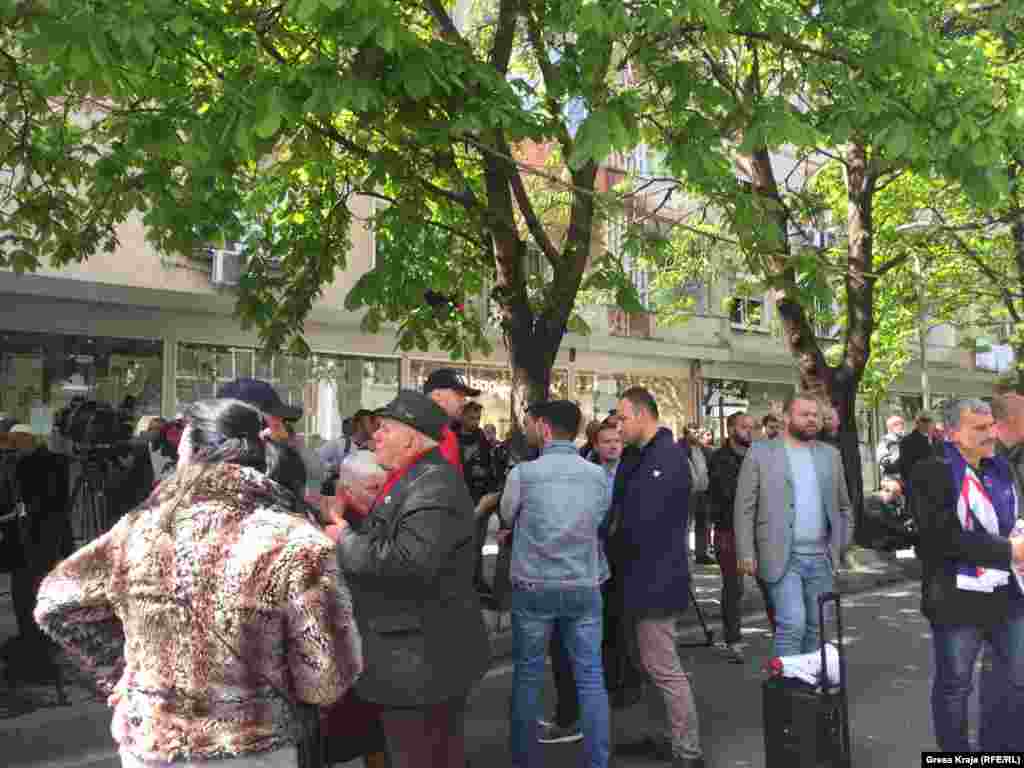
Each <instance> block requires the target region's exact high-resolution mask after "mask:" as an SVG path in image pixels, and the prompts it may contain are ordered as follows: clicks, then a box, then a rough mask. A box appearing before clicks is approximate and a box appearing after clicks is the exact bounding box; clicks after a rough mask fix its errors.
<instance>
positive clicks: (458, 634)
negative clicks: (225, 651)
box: [328, 390, 490, 768]
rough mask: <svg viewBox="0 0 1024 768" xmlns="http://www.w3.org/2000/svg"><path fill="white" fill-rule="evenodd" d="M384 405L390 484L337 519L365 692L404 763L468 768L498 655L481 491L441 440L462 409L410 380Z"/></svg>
mask: <svg viewBox="0 0 1024 768" xmlns="http://www.w3.org/2000/svg"><path fill="white" fill-rule="evenodd" d="M375 415H377V416H378V417H379V418H380V427H379V428H378V430H377V433H376V442H377V445H376V455H377V460H378V462H379V463H380V464H381V465H382V466H383V467H384V468H385V469H387V470H388V472H389V474H388V479H387V482H386V483H385V484H384V486H383V488H382V489H381V491H380V493H379V494H378V495H377V499H376V501H375V502H374V504H373V508H372V509H371V510H370V514H369V516H368V518H367V520H366V523H365V525H363V526H362V527H361V528H360V529H359V530H356V529H355V528H350V527H349V526H348V525H347V523H344V521H343V522H342V524H341V525H340V526H339V527H337V528H331V529H328V533H329V534H331V535H333V536H334V537H335V539H336V540H337V542H338V563H339V565H340V569H341V571H342V572H343V573H344V574H345V578H346V580H347V581H348V584H349V587H350V588H351V590H352V596H353V600H354V604H355V615H356V620H357V622H358V623H359V628H360V631H361V632H362V635H363V651H364V654H365V666H364V671H363V676H362V678H360V680H359V682H358V684H357V685H356V692H357V693H358V695H359V697H360V698H361V699H363V700H364V701H368V702H372V703H374V704H377V705H379V706H380V707H381V723H382V725H383V728H384V734H385V737H386V738H387V743H388V752H389V755H390V758H391V766H392V768H406V767H407V766H409V767H410V768H411V766H417V768H419V767H420V766H429V767H430V768H434V767H435V766H436V768H451V767H452V766H460V768H461V766H463V765H464V764H465V742H464V735H463V734H464V719H465V707H466V700H467V697H468V695H469V693H470V691H471V689H472V688H473V686H474V685H476V683H477V682H479V680H480V679H481V678H482V677H483V675H484V673H485V672H486V671H487V668H488V666H489V663H490V647H489V643H488V639H487V630H486V628H485V627H484V623H483V618H482V616H481V613H480V604H479V601H478V599H477V596H476V594H475V593H474V591H473V564H474V561H475V553H474V551H473V548H474V538H475V537H474V523H473V501H472V499H470V496H469V489H468V488H467V487H466V484H465V482H463V481H462V479H461V478H460V477H459V475H458V473H457V472H456V470H455V468H454V467H453V466H452V464H451V463H450V462H449V461H447V460H446V458H445V457H444V456H442V455H441V451H440V450H439V442H440V440H441V437H442V433H443V432H444V430H445V429H446V428H447V426H448V423H449V419H450V417H449V416H448V415H447V414H446V413H445V412H444V411H443V410H441V408H440V407H439V406H438V405H437V404H436V403H434V402H432V401H431V400H430V398H428V397H426V396H424V395H422V394H420V393H419V392H413V391H409V390H404V391H402V392H400V393H399V394H398V397H397V398H395V400H393V401H392V402H391V403H390V404H388V405H387V406H385V407H384V408H382V409H380V410H379V411H377V412H376V414H375Z"/></svg>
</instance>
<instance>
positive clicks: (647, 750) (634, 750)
mask: <svg viewBox="0 0 1024 768" xmlns="http://www.w3.org/2000/svg"><path fill="white" fill-rule="evenodd" d="M612 751H613V752H614V753H615V754H616V755H621V756H622V757H653V758H655V759H657V760H672V745H671V744H668V743H666V742H664V741H655V740H654V739H652V738H649V737H648V738H644V739H640V740H639V741H627V742H623V743H622V744H616V745H615V748H614V749H613V750H612Z"/></svg>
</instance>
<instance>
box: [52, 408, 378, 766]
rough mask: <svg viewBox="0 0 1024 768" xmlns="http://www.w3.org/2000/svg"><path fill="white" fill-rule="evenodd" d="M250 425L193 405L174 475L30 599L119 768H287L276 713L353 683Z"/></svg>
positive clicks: (343, 596)
mask: <svg viewBox="0 0 1024 768" xmlns="http://www.w3.org/2000/svg"><path fill="white" fill-rule="evenodd" d="M262 426H263V424H262V416H261V414H260V413H259V412H258V411H257V410H255V409H254V408H253V407H252V406H250V405H248V404H246V403H242V402H240V401H237V400H213V401H204V402H200V403H197V404H196V405H194V406H193V407H192V408H191V410H190V412H189V414H188V427H187V429H186V433H185V434H184V435H183V438H182V450H181V456H180V462H179V466H178V469H177V471H176V472H175V473H174V474H173V475H172V476H171V477H169V478H168V479H167V480H165V481H164V482H163V483H161V484H160V485H159V486H157V488H156V490H155V491H154V492H153V494H152V495H151V496H150V498H149V499H148V500H147V501H146V502H144V503H143V504H142V505H141V506H140V507H139V508H138V509H136V510H134V511H133V512H131V513H129V514H127V515H125V516H124V518H122V519H121V521H120V522H119V523H118V524H117V525H116V526H115V527H114V528H113V529H112V530H111V531H110V532H108V533H107V534H105V535H104V536H102V537H100V538H99V539H97V540H95V541H93V542H92V543H90V544H89V545H88V546H86V547H84V548H83V549H81V550H79V551H78V552H76V553H75V554H74V555H73V556H72V557H70V558H69V559H67V560H65V561H64V562H62V563H60V564H59V565H58V566H57V568H56V569H55V570H54V571H53V572H52V573H51V574H50V575H49V576H48V577H47V578H46V580H45V581H44V582H43V584H42V586H41V588H40V590H39V597H38V603H37V607H36V612H35V617H36V621H37V622H38V623H39V625H40V626H41V627H42V628H43V629H44V630H45V631H46V632H47V634H49V635H50V636H51V637H53V638H54V640H56V641H57V642H58V643H60V644H61V645H62V646H63V647H64V648H66V649H67V650H68V651H69V652H71V653H72V654H73V655H74V656H76V657H77V658H78V659H79V660H80V661H81V663H82V664H83V665H85V666H86V667H88V668H89V669H91V670H92V671H93V672H94V673H95V674H96V675H97V676H98V678H99V679H100V684H101V687H102V688H104V689H105V690H106V691H107V692H108V693H109V694H110V702H111V704H112V705H113V706H114V716H113V723H112V725H111V731H112V734H113V737H114V740H115V741H116V742H117V743H118V745H119V747H120V751H121V756H122V762H123V763H124V765H125V766H145V767H146V768H150V767H151V766H155V765H161V764H165V763H177V764H179V765H180V764H182V763H186V764H187V763H202V762H206V761H211V760H217V761H218V763H219V764H220V765H222V766H224V768H228V767H229V766H231V767H232V768H243V767H244V768H249V767H251V766H257V765H259V766H268V767H269V766H274V768H277V766H294V765H295V764H296V761H297V757H296V755H297V752H296V749H295V744H296V736H295V734H296V728H295V725H296V723H295V722H294V718H295V715H294V712H295V710H296V708H295V707H294V706H292V705H291V704H293V703H295V702H305V703H308V704H317V705H326V704H330V703H332V702H334V701H335V700H336V699H338V698H340V697H341V696H342V695H343V694H344V693H345V692H346V691H347V690H348V689H349V688H350V687H351V686H352V685H353V684H354V682H355V681H356V679H357V677H358V676H359V674H360V673H361V671H362V667H363V657H362V646H361V641H360V636H359V633H358V631H357V629H356V626H355V622H354V620H353V615H352V603H351V597H350V594H349V592H348V589H347V587H346V586H345V584H344V582H343V581H342V580H341V579H340V578H339V574H338V568H337V564H336V561H335V555H334V545H333V543H332V542H331V540H330V539H328V538H327V537H326V536H325V535H324V534H323V533H322V532H321V531H319V530H318V529H317V528H315V527H314V526H313V525H311V524H310V523H309V522H308V521H307V520H305V519H304V518H303V517H302V516H300V515H298V514H296V513H295V512H294V511H293V510H294V509H295V498H294V495H293V492H292V491H291V490H289V486H291V487H296V484H295V483H294V479H293V482H291V483H288V482H283V483H282V482H277V481H275V480H274V479H272V478H273V477H274V476H275V468H279V467H282V466H290V467H294V465H295V462H289V461H287V459H288V458H289V457H288V456H287V455H286V452H287V451H289V450H292V449H290V448H288V447H287V446H282V445H279V444H276V443H270V442H264V440H263V439H262V438H261V436H260V432H261V429H262ZM268 464H269V465H270V466H269V467H268ZM298 466H300V467H301V462H299V464H298ZM281 479H282V480H284V479H285V478H281ZM302 486H303V483H302V482H301V481H300V482H298V484H297V488H298V489H299V490H300V491H301V488H302Z"/></svg>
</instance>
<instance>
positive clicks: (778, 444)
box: [734, 394, 853, 656]
mask: <svg viewBox="0 0 1024 768" xmlns="http://www.w3.org/2000/svg"><path fill="white" fill-rule="evenodd" d="M818 408H819V404H818V401H817V400H815V399H814V398H812V397H810V396H809V395H801V394H797V395H794V396H792V397H791V398H790V399H789V401H787V403H786V407H785V412H784V414H783V422H784V429H783V432H782V434H781V435H780V436H779V437H778V438H776V439H774V440H766V441H762V442H760V443H755V444H754V446H753V447H752V448H751V449H750V451H749V452H748V453H747V458H746V460H745V461H744V462H743V466H742V468H741V469H740V478H739V485H738V488H737V490H736V506H735V508H734V517H735V528H736V552H737V556H738V558H739V561H740V572H741V573H745V574H750V575H757V576H759V577H760V578H761V579H763V580H764V581H765V582H766V583H767V585H768V591H769V594H770V595H771V600H772V604H773V606H774V608H775V620H776V629H775V655H776V656H791V655H794V654H798V653H809V652H810V651H813V650H815V649H816V648H817V646H818V637H819V631H820V628H819V626H818V615H817V614H818V608H817V606H818V595H820V594H822V593H824V592H829V591H831V590H832V585H833V574H834V571H835V567H836V565H837V564H838V563H839V562H840V558H841V557H842V554H843V552H844V550H845V549H846V546H847V542H848V541H849V540H850V532H851V528H852V527H853V523H852V519H851V515H850V497H849V494H848V493H847V490H846V476H845V474H844V472H843V463H842V461H841V460H840V458H839V451H837V450H836V449H835V448H833V447H832V446H830V445H826V444H824V443H820V442H818V441H817V440H816V439H815V437H816V435H817V432H818V424H819V421H818Z"/></svg>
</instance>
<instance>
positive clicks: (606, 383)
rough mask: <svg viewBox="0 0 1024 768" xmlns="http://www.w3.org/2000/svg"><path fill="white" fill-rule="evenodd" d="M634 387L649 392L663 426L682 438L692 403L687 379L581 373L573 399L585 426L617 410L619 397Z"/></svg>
mask: <svg viewBox="0 0 1024 768" xmlns="http://www.w3.org/2000/svg"><path fill="white" fill-rule="evenodd" d="M635 386H642V387H646V388H647V389H649V390H650V392H651V394H652V395H654V399H655V400H656V401H657V403H658V411H659V412H660V416H661V423H662V424H664V425H665V426H667V427H668V428H669V429H671V430H672V431H673V432H674V433H675V434H676V435H679V436H681V435H682V433H683V428H684V427H685V426H686V422H687V414H688V413H689V402H690V380H689V379H688V378H686V377H669V376H645V375H634V374H622V373H616V374H605V373H590V372H579V373H577V374H576V392H575V395H574V399H575V400H576V401H577V402H578V403H579V406H580V409H581V410H582V411H583V415H584V420H585V421H586V422H589V421H590V420H591V419H597V420H600V419H604V418H606V417H607V416H608V414H609V412H610V411H612V410H613V409H615V408H617V407H618V401H619V395H621V394H622V393H623V392H624V391H625V390H627V389H629V388H630V387H635Z"/></svg>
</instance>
